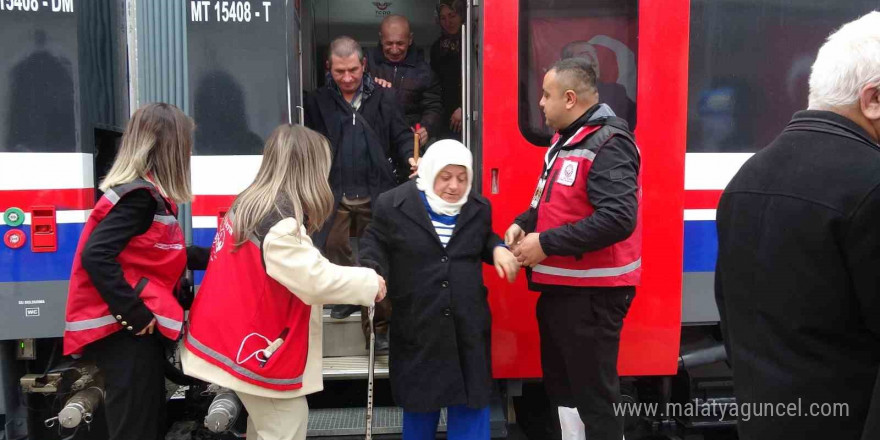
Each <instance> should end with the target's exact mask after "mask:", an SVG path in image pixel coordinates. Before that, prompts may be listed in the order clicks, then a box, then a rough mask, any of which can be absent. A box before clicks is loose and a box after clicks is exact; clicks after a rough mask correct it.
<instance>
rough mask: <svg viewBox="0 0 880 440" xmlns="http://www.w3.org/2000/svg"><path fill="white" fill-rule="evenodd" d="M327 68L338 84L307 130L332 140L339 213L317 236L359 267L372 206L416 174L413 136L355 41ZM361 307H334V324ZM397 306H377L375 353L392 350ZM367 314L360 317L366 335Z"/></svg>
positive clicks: (341, 260)
mask: <svg viewBox="0 0 880 440" xmlns="http://www.w3.org/2000/svg"><path fill="white" fill-rule="evenodd" d="M327 68H328V69H329V70H330V76H331V77H332V81H328V83H327V84H326V85H325V86H324V87H322V88H320V89H318V90H317V91H315V92H314V93H311V94H309V95H308V96H307V97H306V100H305V125H306V126H307V127H309V128H311V129H313V130H315V131H317V132H319V133H321V134H323V135H324V136H326V137H327V139H328V140H329V141H330V152H331V154H332V155H333V161H332V165H331V168H330V188H331V189H332V190H333V196H334V198H335V199H336V212H335V214H334V215H333V216H332V218H331V220H330V221H328V222H327V223H326V224H325V226H324V230H322V231H321V232H320V233H319V234H317V236H316V237H315V242H316V244H317V245H318V246H319V247H322V248H323V250H324V254H325V255H326V256H327V259H329V260H330V261H332V262H333V263H335V264H339V265H343V266H352V265H354V258H353V256H352V250H351V245H350V244H349V237H351V236H356V237H357V236H360V235H361V234H362V233H363V231H364V229H365V228H366V227H367V223H368V222H369V221H370V212H371V210H370V203H371V201H373V200H375V199H376V197H378V196H379V194H381V193H383V192H385V191H388V190H389V189H392V188H394V187H395V186H396V184H397V176H398V175H403V176H408V175H409V174H410V173H412V172H414V171H416V169H417V167H416V162H415V160H413V158H412V154H413V134H412V132H411V131H410V129H409V127H408V126H407V124H406V121H404V119H403V115H402V114H401V113H400V110H399V109H398V104H397V102H396V101H395V97H394V94H393V93H390V92H389V91H388V90H387V89H384V88H382V87H379V86H377V85H376V84H375V83H374V82H373V80H372V78H370V75H369V74H365V73H364V69H365V68H366V58H365V57H364V52H363V50H362V49H361V46H360V44H358V43H357V42H356V41H354V40H353V39H352V38H350V37H345V36H342V37H338V38H336V39H335V40H333V41H332V42H331V43H330V50H329V51H328V55H327ZM352 308H354V309H355V310H356V309H357V306H345V305H338V306H334V310H333V317H334V318H341V317H345V316H348V315H350V314H351V313H352V311H351V309H352ZM390 313H391V311H390V305H389V304H385V305H382V304H380V303H377V304H376V319H375V322H376V349H377V350H380V351H381V350H384V349H387V347H388V316H390ZM365 317H366V313H362V314H361V321H362V323H363V325H364V332H365V333H366V332H367V331H368V327H367V321H366V319H365Z"/></svg>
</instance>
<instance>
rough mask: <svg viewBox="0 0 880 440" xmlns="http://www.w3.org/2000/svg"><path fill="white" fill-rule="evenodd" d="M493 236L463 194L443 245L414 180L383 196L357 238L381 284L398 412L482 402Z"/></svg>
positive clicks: (488, 384) (482, 207)
mask: <svg viewBox="0 0 880 440" xmlns="http://www.w3.org/2000/svg"><path fill="white" fill-rule="evenodd" d="M501 242H502V241H501V238H499V237H498V236H497V235H496V234H495V233H494V232H492V209H491V207H490V205H489V202H488V201H487V200H486V199H484V198H483V197H482V196H479V195H476V194H474V193H471V195H470V196H469V198H468V201H467V203H465V205H464V206H463V207H462V209H461V213H460V214H459V216H458V220H457V221H456V224H455V229H454V230H453V235H452V238H451V239H450V241H449V243H448V245H447V247H446V248H445V249H444V248H443V245H442V244H441V243H440V239H439V238H438V237H437V233H436V232H435V230H434V226H433V225H432V224H431V220H430V218H429V217H428V211H427V209H426V208H425V204H424V202H423V201H422V199H421V197H420V195H419V190H418V189H417V188H416V184H415V182H414V181H411V182H408V183H405V184H403V185H401V186H399V187H397V188H395V189H393V190H391V191H389V192H387V193H385V194H382V195H381V196H379V199H378V200H377V201H376V203H375V204H374V205H373V218H372V221H371V222H370V224H369V226H367V229H366V231H365V232H364V235H363V237H362V238H361V240H360V243H359V245H360V262H361V264H362V265H364V266H367V267H372V268H374V269H375V270H376V271H377V272H379V274H380V275H382V276H383V277H385V279H386V280H387V281H388V299H390V300H391V306H392V308H393V309H394V324H393V325H392V326H391V349H390V354H391V359H390V362H391V365H390V366H391V390H392V393H393V395H394V400H395V402H396V403H397V404H398V405H400V406H402V407H403V408H404V410H406V411H436V410H439V409H440V408H442V407H444V406H450V405H463V404H466V405H468V406H469V407H471V408H481V407H483V406H486V405H488V404H489V397H490V394H491V391H492V368H491V350H490V341H491V338H490V329H491V322H492V318H491V313H490V311H489V304H488V302H487V299H486V295H487V290H486V287H485V286H484V285H483V267H482V264H480V262H481V261H482V262H485V263H488V264H491V263H492V262H493V259H492V254H493V251H494V249H495V246H496V245H498V244H500V243H501Z"/></svg>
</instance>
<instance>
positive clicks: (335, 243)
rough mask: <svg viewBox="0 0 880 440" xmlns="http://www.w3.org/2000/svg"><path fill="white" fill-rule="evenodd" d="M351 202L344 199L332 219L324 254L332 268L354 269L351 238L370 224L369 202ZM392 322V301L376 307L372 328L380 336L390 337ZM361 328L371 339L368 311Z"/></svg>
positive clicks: (362, 312) (363, 310)
mask: <svg viewBox="0 0 880 440" xmlns="http://www.w3.org/2000/svg"><path fill="white" fill-rule="evenodd" d="M348 202H350V201H348V200H345V199H343V200H342V201H340V202H339V207H338V208H337V209H336V214H335V215H334V216H333V224H332V225H331V226H330V233H329V234H328V235H327V245H326V246H325V250H324V252H325V254H326V256H327V259H328V260H330V262H331V263H333V264H338V265H340V266H354V265H355V257H354V255H353V254H352V251H351V243H350V242H349V238H350V237H360V236H361V235H363V233H364V229H366V228H367V224H369V223H370V218H371V217H372V210H371V209H370V202H369V201H364V202H361V203H357V202H359V201H354V203H348ZM390 319H391V301H382V302H379V303H376V310H375V314H374V316H373V325H374V327H375V328H376V333H377V334H386V335H387V334H388V321H390ZM361 326H362V327H363V330H364V336H366V337H367V338H369V334H370V327H369V326H370V321H369V318H368V317H367V309H366V308H363V309H362V310H361Z"/></svg>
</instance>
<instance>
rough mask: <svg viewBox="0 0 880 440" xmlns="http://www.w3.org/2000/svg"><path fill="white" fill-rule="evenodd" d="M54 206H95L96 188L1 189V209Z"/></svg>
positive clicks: (26, 209) (70, 208) (68, 208)
mask: <svg viewBox="0 0 880 440" xmlns="http://www.w3.org/2000/svg"><path fill="white" fill-rule="evenodd" d="M41 205H42V206H46V205H50V206H54V207H55V209H57V210H77V211H79V210H85V209H92V208H93V207H94V206H95V189H94V188H69V189H13V190H0V211H4V210H6V208H12V207H16V208H21V209H22V210H24V211H30V209H31V207H32V206H41Z"/></svg>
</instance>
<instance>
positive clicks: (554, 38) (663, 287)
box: [481, 0, 689, 378]
mask: <svg viewBox="0 0 880 440" xmlns="http://www.w3.org/2000/svg"><path fill="white" fill-rule="evenodd" d="M688 17H689V2H688V1H687V0H676V1H672V0H670V1H664V2H656V1H642V2H637V1H635V0H630V1H624V2H619V1H608V0H588V1H583V0H577V1H576V0H553V1H550V0H520V1H512V0H485V3H484V5H483V40H482V41H483V47H482V51H483V53H482V58H483V63H482V64H483V76H482V78H481V81H482V85H483V95H482V96H483V100H482V118H481V119H482V133H481V136H482V139H481V141H482V142H481V144H482V176H483V177H482V179H483V182H482V187H483V188H484V190H483V193H484V194H485V195H486V196H487V197H488V198H489V199H490V200H491V202H492V206H493V208H494V220H493V227H494V228H495V230H496V231H499V232H501V231H504V230H505V229H506V228H507V226H508V225H510V223H511V222H512V220H513V218H514V217H515V216H516V215H517V214H519V213H521V212H522V211H524V210H525V209H526V208H527V206H528V203H529V199H530V196H531V194H532V191H533V189H534V185H535V183H536V181H537V176H538V173H539V172H540V169H541V165H540V164H541V160H542V157H543V154H544V152H545V151H546V150H545V148H542V147H546V146H547V145H548V144H549V134H550V133H549V132H547V131H546V128H545V127H544V126H543V117H542V115H541V113H540V109H539V108H538V106H537V102H538V100H539V98H540V96H539V95H540V84H541V79H542V77H543V73H544V72H545V71H546V68H547V67H548V66H549V65H550V64H551V63H552V62H554V61H556V60H557V59H559V58H560V57H561V56H562V55H563V54H564V53H568V55H567V56H572V54H571V52H578V53H580V54H581V56H591V57H593V58H594V60H595V61H596V62H597V63H598V64H599V66H600V67H601V71H600V75H599V82H600V84H599V86H600V99H601V100H603V101H607V102H609V104H610V105H611V106H612V108H614V109H615V111H616V112H617V113H618V115H620V116H622V117H624V118H626V119H628V120H630V123H631V124H634V126H635V134H636V139H637V141H638V144H639V147H640V149H641V154H642V168H641V170H642V176H643V198H642V204H643V214H644V225H643V237H644V238H643V240H644V242H643V255H642V262H643V276H642V284H641V286H640V287H639V289H638V293H637V295H636V298H635V301H634V302H633V305H632V308H631V309H630V312H629V315H628V316H627V319H626V322H625V325H624V329H623V335H622V341H621V350H620V362H619V366H618V369H619V371H620V374H621V375H668V374H675V373H676V370H677V357H678V350H679V335H680V329H681V280H682V233H683V206H684V159H685V140H686V126H687V119H686V118H687V81H688V77H687V60H688V25H689V18H688ZM603 90H605V91H604V92H603ZM610 101H613V102H610ZM615 107H616V108H615ZM485 279H486V282H487V284H488V285H489V290H490V292H492V293H491V295H490V304H491V306H492V311H493V319H494V322H493V328H492V331H493V340H492V351H493V368H494V374H495V376H496V377H498V378H527V377H539V376H540V375H541V369H540V348H539V343H538V327H537V323H536V320H535V303H536V301H537V298H538V294H537V293H535V292H530V291H528V289H527V288H526V281H525V276H524V274H523V276H520V277H519V279H518V280H517V282H516V283H515V284H514V285H512V286H511V285H508V284H506V283H505V282H502V281H501V280H499V279H498V277H497V275H495V273H494V270H487V271H486V273H485ZM584 349H585V350H589V349H590V348H589V347H584Z"/></svg>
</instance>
